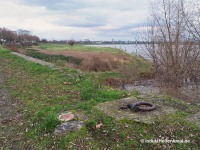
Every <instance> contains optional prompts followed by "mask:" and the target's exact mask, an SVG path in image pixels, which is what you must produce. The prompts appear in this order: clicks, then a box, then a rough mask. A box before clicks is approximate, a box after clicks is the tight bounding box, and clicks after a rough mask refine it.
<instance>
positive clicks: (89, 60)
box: [39, 50, 131, 72]
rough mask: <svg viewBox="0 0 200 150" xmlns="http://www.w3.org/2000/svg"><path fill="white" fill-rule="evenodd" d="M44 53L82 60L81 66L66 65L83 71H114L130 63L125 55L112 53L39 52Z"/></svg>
mask: <svg viewBox="0 0 200 150" xmlns="http://www.w3.org/2000/svg"><path fill="white" fill-rule="evenodd" d="M39 51H40V52H42V53H45V54H50V55H64V56H73V57H76V58H80V59H82V62H81V65H80V66H78V67H77V66H74V65H73V64H69V63H68V64H66V66H67V67H72V68H74V67H75V68H78V69H81V70H83V71H95V72H97V71H111V70H112V71H113V70H116V69H118V68H119V67H120V66H121V65H122V64H124V63H127V62H129V61H130V59H131V58H130V57H129V56H128V55H125V54H117V53H110V52H86V51H51V50H48V51H47V50H39Z"/></svg>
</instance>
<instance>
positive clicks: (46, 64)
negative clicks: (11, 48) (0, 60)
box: [11, 52, 54, 67]
mask: <svg viewBox="0 0 200 150" xmlns="http://www.w3.org/2000/svg"><path fill="white" fill-rule="evenodd" d="M11 54H14V55H17V56H19V57H22V58H24V59H26V60H29V61H32V62H35V63H38V64H41V65H43V66H49V67H54V64H52V63H49V62H46V61H43V60H40V59H37V58H33V57H29V56H26V55H23V54H20V53H16V52H11Z"/></svg>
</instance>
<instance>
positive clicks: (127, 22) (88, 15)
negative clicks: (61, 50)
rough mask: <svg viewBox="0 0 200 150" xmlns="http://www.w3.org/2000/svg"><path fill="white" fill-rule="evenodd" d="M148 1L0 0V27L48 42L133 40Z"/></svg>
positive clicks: (146, 14)
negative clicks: (29, 34) (22, 32)
mask: <svg viewBox="0 0 200 150" xmlns="http://www.w3.org/2000/svg"><path fill="white" fill-rule="evenodd" d="M148 15H149V0H0V27H6V28H8V29H11V30H17V29H26V30H31V31H32V33H33V34H34V35H37V36H39V37H40V38H46V39H48V40H67V39H75V40H84V39H90V40H112V39H114V40H135V38H134V33H135V31H137V28H138V27H142V26H143V25H144V23H145V21H146V19H147V17H148Z"/></svg>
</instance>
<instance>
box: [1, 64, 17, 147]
mask: <svg viewBox="0 0 200 150" xmlns="http://www.w3.org/2000/svg"><path fill="white" fill-rule="evenodd" d="M0 106H1V107H0V149H4V148H8V149H18V148H19V146H18V140H16V138H15V136H16V135H15V133H16V132H17V128H16V123H19V120H20V115H19V113H18V111H19V107H18V106H17V104H16V103H15V102H14V100H13V99H12V98H11V96H10V94H9V92H8V90H7V89H6V88H5V86H4V75H3V73H2V66H1V64H0Z"/></svg>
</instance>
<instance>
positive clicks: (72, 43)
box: [68, 40, 76, 46]
mask: <svg viewBox="0 0 200 150" xmlns="http://www.w3.org/2000/svg"><path fill="white" fill-rule="evenodd" d="M68 44H69V45H70V46H73V45H74V44H76V41H75V40H69V41H68Z"/></svg>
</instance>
